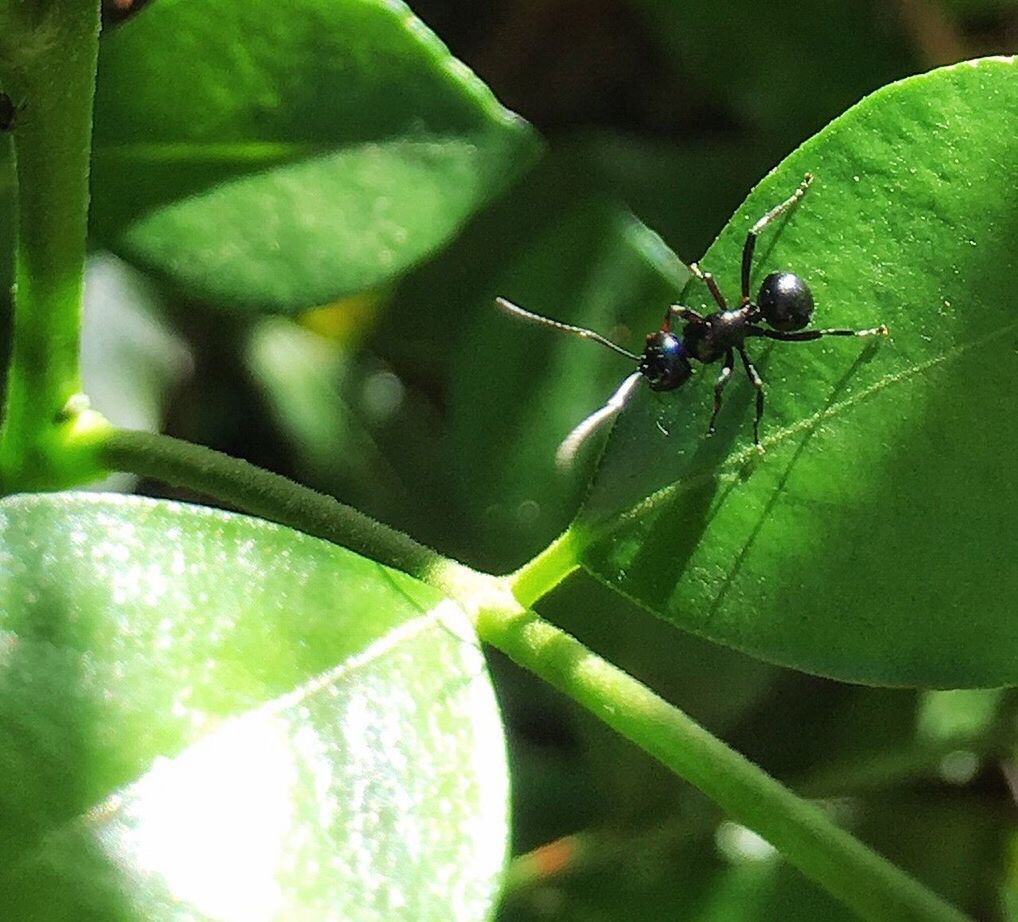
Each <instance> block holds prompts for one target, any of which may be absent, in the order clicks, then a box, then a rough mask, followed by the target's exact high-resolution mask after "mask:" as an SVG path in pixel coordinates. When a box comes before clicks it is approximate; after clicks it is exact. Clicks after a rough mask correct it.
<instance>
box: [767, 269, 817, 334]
mask: <svg viewBox="0 0 1018 922" xmlns="http://www.w3.org/2000/svg"><path fill="white" fill-rule="evenodd" d="M756 303H757V307H759V308H760V312H761V313H762V314H763V316H764V320H766V321H767V322H768V323H769V324H770V325H771V326H772V327H774V329H775V330H780V331H781V332H782V333H791V332H793V331H795V330H801V329H802V328H803V327H805V326H806V325H807V324H808V323H809V322H810V319H811V318H812V317H813V293H812V292H811V291H810V290H809V285H807V284H806V283H805V282H804V281H803V280H802V279H801V278H799V276H797V275H793V274H792V273H791V272H772V273H771V274H770V275H768V276H767V278H765V279H764V280H763V284H762V285H761V286H760V295H759V297H758V298H757V302H756Z"/></svg>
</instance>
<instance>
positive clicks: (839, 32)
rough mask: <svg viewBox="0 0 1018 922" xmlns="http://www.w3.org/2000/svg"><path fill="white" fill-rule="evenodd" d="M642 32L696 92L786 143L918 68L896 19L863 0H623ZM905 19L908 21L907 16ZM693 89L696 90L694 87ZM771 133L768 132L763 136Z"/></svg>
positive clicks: (757, 140) (756, 140) (760, 140)
mask: <svg viewBox="0 0 1018 922" xmlns="http://www.w3.org/2000/svg"><path fill="white" fill-rule="evenodd" d="M629 4H630V5H631V6H633V7H634V8H635V9H636V10H637V11H638V12H640V13H641V14H642V15H643V17H644V18H645V19H646V20H647V24H648V33H649V35H650V36H651V38H652V40H654V41H656V42H658V43H659V44H660V45H661V46H662V48H663V50H664V51H666V52H670V53H671V54H672V55H674V57H675V59H676V60H677V61H678V62H679V63H680V65H682V66H684V68H685V69H686V70H688V72H689V77H688V78H687V79H688V81H689V82H690V83H692V84H693V86H694V90H693V95H694V96H696V97H699V98H702V99H711V98H712V96H713V97H715V99H713V100H712V101H713V102H714V104H715V105H720V104H722V103H724V104H727V105H728V106H730V107H731V108H732V109H733V110H734V114H735V115H736V116H738V117H740V118H741V119H743V120H745V121H746V122H748V123H749V124H750V126H751V127H752V128H756V129H758V130H759V131H760V132H761V133H762V134H763V135H765V137H763V138H760V137H757V138H754V142H753V143H755V144H760V143H763V144H765V145H769V144H772V143H773V140H772V138H773V136H774V135H779V136H780V137H781V138H782V140H783V141H784V144H785V146H784V148H783V149H784V150H787V149H788V146H789V143H794V142H795V141H797V140H798V139H799V138H802V137H805V136H806V134H808V133H809V132H811V131H815V130H816V129H817V128H819V127H820V126H821V125H822V124H823V123H824V122H825V121H826V120H827V119H829V118H831V117H833V116H834V115H835V114H836V113H838V112H840V111H841V110H842V109H843V108H844V107H845V106H847V105H850V104H851V103H852V102H853V101H854V100H856V99H858V98H859V97H860V96H861V95H863V94H864V93H867V92H870V91H871V90H874V89H876V88H877V87H878V86H880V85H881V84H882V83H885V82H887V81H889V80H894V79H896V78H899V77H903V76H905V75H906V74H907V73H908V72H909V71H910V70H913V69H914V68H915V66H916V64H913V63H911V62H913V61H915V59H916V53H915V49H914V47H913V45H912V44H911V43H909V41H908V40H907V38H906V36H905V34H904V30H903V29H902V28H901V26H900V25H899V23H898V21H897V20H894V19H893V17H887V16H882V15H880V14H879V12H878V11H877V10H875V9H874V8H873V6H872V5H871V4H869V3H839V2H837V0H822V2H819V3H815V4H812V5H811V6H810V8H809V10H808V12H806V11H804V10H803V7H802V6H801V5H800V4H799V3H798V0H777V2H772V3H768V4H767V5H766V7H764V6H761V5H760V4H757V3H753V2H752V0H729V2H728V3H726V4H725V5H724V7H723V8H720V9H719V8H717V7H715V6H714V5H712V4H709V3H678V2H676V0H629ZM903 18H904V17H903ZM698 90H699V91H698ZM766 135H770V136H771V137H766Z"/></svg>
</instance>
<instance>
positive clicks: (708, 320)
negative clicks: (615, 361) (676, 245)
mask: <svg viewBox="0 0 1018 922" xmlns="http://www.w3.org/2000/svg"><path fill="white" fill-rule="evenodd" d="M812 181H813V177H812V175H811V174H809V173H807V174H806V176H805V178H804V179H803V181H802V183H800V185H799V188H798V189H796V190H795V192H794V193H793V194H792V195H791V196H789V197H788V198H787V199H785V201H783V202H782V203H781V204H780V205H777V206H776V207H774V208H772V209H771V210H770V211H768V212H767V214H765V215H764V216H763V217H762V218H761V219H760V220H759V221H757V222H756V224H754V225H753V226H752V227H751V228H750V229H749V233H748V234H747V235H746V243H745V246H743V248H742V300H741V301H740V303H739V306H738V307H737V308H735V309H734V310H732V309H729V307H728V303H727V302H726V301H725V298H724V295H722V294H721V290H720V289H719V288H718V285H717V282H715V281H714V276H712V275H711V274H710V273H709V272H703V271H701V269H700V267H699V266H698V265H697V264H696V263H693V264H691V265H690V267H689V268H690V270H691V271H692V273H693V275H695V276H696V278H698V279H699V280H700V281H702V282H703V283H704V284H705V285H706V286H707V288H708V289H709V291H710V293H711V296H712V297H713V298H714V300H715V302H717V305H718V307H719V308H720V310H717V311H715V312H714V313H713V314H708V315H707V316H703V315H701V314H698V313H697V312H696V311H694V310H690V309H689V308H688V307H683V306H681V305H677V304H673V305H672V306H670V307H669V308H668V310H667V311H666V312H665V316H664V320H663V321H662V323H661V329H660V330H658V331H657V332H656V333H651V334H650V335H649V336H648V337H647V341H646V344H645V345H644V348H643V354H642V355H636V354H634V353H632V352H630V351H629V350H628V349H623V348H622V347H621V346H619V345H617V344H615V343H613V342H612V341H611V340H609V339H606V338H605V337H603V336H601V335H600V334H599V333H595V332H594V331H593V330H586V329H584V328H583V327H574V326H571V325H570V324H567V323H559V322H558V321H557V320H551V319H549V318H547V317H542V316H541V315H539V314H533V313H531V312H530V311H528V310H524V309H523V308H522V307H518V306H517V305H515V304H513V303H511V302H510V301H507V300H505V298H497V299H496V304H497V305H498V306H499V307H500V308H501V309H502V310H504V311H506V312H507V313H510V314H512V315H513V316H516V317H520V318H521V319H523V320H528V321H531V322H532V323H539V324H541V325H542V326H548V327H551V328H552V329H556V330H562V331H563V332H565V333H571V334H573V335H574V336H579V337H580V338H582V339H592V340H594V342H598V343H600V344H601V345H602V346H607V347H608V348H609V349H612V350H614V351H615V352H618V353H620V354H621V355H624V356H625V357H626V358H628V359H631V360H632V361H634V362H636V363H637V371H635V372H634V373H633V374H631V375H630V376H629V377H628V378H626V379H625V381H623V382H622V384H621V385H620V387H619V388H618V390H616V391H615V393H614V394H612V396H611V397H610V398H609V400H608V402H607V403H606V404H605V405H604V406H603V407H601V409H599V410H596V411H595V412H594V413H592V414H591V415H590V416H588V417H587V418H586V419H585V420H583V422H581V423H580V424H579V425H578V426H577V427H576V428H575V429H574V430H573V431H572V432H571V433H569V435H568V436H566V438H565V441H563V442H562V444H561V445H560V446H559V450H558V454H557V455H556V457H557V460H558V462H559V464H560V465H564V466H565V465H568V464H570V463H571V462H572V460H573V458H574V457H575V456H576V453H577V451H579V449H580V448H581V446H582V445H583V443H584V442H585V441H586V440H587V438H588V437H589V436H590V435H591V433H593V432H594V431H595V430H596V429H598V427H600V426H601V425H603V424H604V423H605V422H607V421H608V420H610V419H612V418H613V417H614V416H617V415H618V414H619V413H620V412H621V411H622V409H623V408H624V407H625V405H626V403H627V401H628V400H629V398H630V397H631V396H632V394H633V392H634V391H635V389H636V385H637V384H638V383H639V381H640V379H641V378H646V379H647V382H648V384H649V385H650V388H651V390H655V391H671V390H675V389H676V388H677V387H681V386H682V385H683V384H685V383H686V381H688V380H689V378H690V376H691V375H692V373H693V367H692V365H691V364H690V360H691V359H695V360H696V361H698V362H702V363H703V364H705V365H708V364H710V363H711V362H716V361H718V360H719V359H723V360H724V364H723V365H722V367H721V373H720V374H719V375H718V378H717V381H716V382H715V384H714V411H713V412H712V413H711V417H710V424H709V426H708V430H707V431H708V434H712V433H713V432H714V423H715V421H716V420H717V416H718V411H720V409H721V395H722V392H723V391H724V389H725V385H726V384H728V381H729V379H730V378H731V376H732V370H733V369H734V367H735V354H736V353H738V354H739V358H740V359H741V361H742V366H743V368H744V369H745V371H746V375H747V377H748V378H749V381H750V383H751V384H752V385H753V387H754V389H755V390H756V417H755V418H754V420H753V441H754V442H755V444H756V446H757V448H761V445H760V419H761V417H762V416H763V409H764V385H763V381H762V379H761V378H760V375H759V373H758V372H757V370H756V368H755V367H754V365H753V362H752V361H751V360H750V358H749V356H748V355H747V354H746V349H745V341H746V339H747V337H754V336H755V337H763V338H766V339H776V340H780V341H781V342H793V343H797V342H807V341H809V340H813V339H820V337H822V336H886V335H887V327H886V326H884V325H883V324H881V325H880V326H878V327H874V328H873V329H870V330H845V329H832V330H806V329H804V328H805V327H806V326H807V325H808V324H809V322H810V319H811V318H812V316H813V294H812V292H810V290H809V286H808V285H807V284H806V282H805V281H803V279H801V278H799V276H797V275H793V274H792V273H791V272H772V273H771V274H770V275H768V276H767V277H766V278H765V279H764V280H763V284H762V285H761V286H760V292H759V294H758V295H757V298H756V301H755V302H754V301H752V300H751V299H750V294H749V282H750V271H751V269H752V265H753V250H754V248H755V246H756V238H757V237H758V236H759V235H760V232H761V231H762V230H763V229H764V228H765V227H767V225H768V224H770V223H771V222H773V221H774V220H776V219H777V218H779V217H780V216H781V215H782V214H784V213H785V212H786V211H788V209H789V208H791V207H792V206H793V205H795V204H796V203H797V202H798V201H799V200H800V199H801V198H802V197H803V196H804V195H805V194H806V190H807V189H808V188H809V184H810V183H811V182H812ZM676 317H677V318H678V319H679V320H681V321H682V324H683V326H682V332H681V334H680V335H677V334H675V333H673V332H672V328H671V325H672V320H673V318H676ZM761 323H766V324H767V326H761V325H760V324H761ZM761 450H762V448H761Z"/></svg>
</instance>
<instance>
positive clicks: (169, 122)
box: [93, 0, 535, 311]
mask: <svg viewBox="0 0 1018 922" xmlns="http://www.w3.org/2000/svg"><path fill="white" fill-rule="evenodd" d="M183 60H186V61H187V66H186V67H181V66H180V62H181V61H183ZM534 147H535V141H534V137H533V135H532V134H531V132H530V131H529V128H528V127H527V126H526V125H525V123H523V122H522V121H521V120H520V119H518V118H516V117H515V116H514V115H512V113H510V112H508V111H507V110H505V109H503V108H502V107H501V106H500V105H499V104H498V102H497V101H496V100H495V98H494V97H493V96H492V95H491V93H490V92H489V91H488V89H487V88H486V87H485V86H484V85H483V84H482V83H481V82H480V81H479V80H478V79H477V78H476V77H475V76H474V75H473V74H471V73H470V72H469V71H468V70H467V69H466V68H465V67H464V66H463V65H462V64H460V63H459V62H458V61H457V60H455V59H454V58H453V57H451V56H450V55H449V53H448V51H447V50H446V48H445V47H444V46H443V45H442V44H441V42H439V40H438V39H437V38H436V37H435V36H434V35H433V34H432V33H431V32H429V31H428V30H427V28H426V27H425V26H424V25H423V24H422V23H421V22H420V21H419V20H417V19H416V18H415V17H414V16H413V15H412V14H411V12H410V11H409V9H408V8H407V7H406V6H404V5H403V4H401V3H398V2H382V0H298V2H296V3H286V4H279V3H274V2H271V0H211V2H207V0H176V2H171V3H159V4H154V5H152V6H151V7H150V8H149V9H146V10H144V11H143V12H142V13H140V14H139V15H138V16H136V17H134V18H133V19H131V20H130V21H129V22H128V23H126V24H124V25H122V26H120V27H119V28H117V29H115V30H113V31H112V32H111V33H110V35H109V36H108V37H107V38H106V39H105V40H104V42H103V47H102V53H101V56H100V63H99V89H98V95H97V99H96V138H95V158H94V161H95V162H94V182H93V190H94V191H93V208H94V215H93V231H94V233H96V234H97V235H98V236H99V237H100V238H101V239H102V240H103V241H104V242H105V243H107V244H108V245H109V246H110V247H111V248H113V249H115V250H116V251H117V252H118V253H119V254H121V255H123V256H125V257H126V258H128V259H131V260H133V261H135V262H136V263H138V264H140V265H142V266H143V267H145V268H147V269H150V270H152V271H154V272H157V273H159V274H161V275H163V276H166V277H168V278H169V279H170V280H172V281H173V282H174V283H176V284H177V285H179V286H181V287H182V288H183V289H185V290H186V291H188V292H189V293H192V294H195V295H199V296H201V297H203V298H206V299H212V300H215V301H219V302H224V303H228V304H232V305H236V306H247V307H250V308H258V309H267V310H279V311H293V310H298V309H300V308H303V307H309V306H312V305H316V304H322V303H325V302H327V301H330V300H332V299H334V298H337V297H339V296H341V295H344V294H348V293H352V292H358V291H363V290H364V289H367V288H371V287H373V286H377V285H379V284H381V283H383V282H385V281H386V280H388V279H391V278H392V277H394V276H396V275H398V274H399V273H401V272H403V271H405V270H406V269H407V268H408V267H409V266H410V265H412V264H413V263H415V262H417V261H418V260H420V259H422V258H423V257H425V256H426V255H427V254H429V253H430V252H432V251H433V250H434V249H435V248H436V247H438V246H440V245H441V244H442V243H444V242H445V241H446V240H447V239H448V238H449V236H450V235H451V234H452V233H453V232H454V231H455V230H456V229H457V228H458V227H459V225H460V224H461V223H462V222H463V221H464V220H465V219H466V218H467V217H468V216H469V215H470V213H471V212H472V211H473V210H474V209H476V208H477V207H478V206H479V205H480V204H482V203H483V202H485V201H486V200H487V199H488V198H490V197H491V196H492V195H493V194H495V193H496V192H498V191H499V190H500V189H502V188H503V187H504V186H505V185H506V183H507V182H508V180H509V179H510V178H511V177H512V176H514V175H515V174H516V173H517V171H518V170H519V169H521V168H522V167H523V166H524V165H525V164H526V163H527V161H528V158H529V155H530V154H531V153H532V152H533V150H534Z"/></svg>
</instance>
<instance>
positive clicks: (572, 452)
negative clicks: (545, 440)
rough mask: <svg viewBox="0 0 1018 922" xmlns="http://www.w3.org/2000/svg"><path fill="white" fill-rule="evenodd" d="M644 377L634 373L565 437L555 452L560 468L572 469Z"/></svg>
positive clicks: (639, 373) (640, 373) (617, 413)
mask: <svg viewBox="0 0 1018 922" xmlns="http://www.w3.org/2000/svg"><path fill="white" fill-rule="evenodd" d="M642 377H643V373H642V372H639V371H634V372H633V373H632V374H631V375H630V376H629V377H628V378H626V380H625V381H623V382H622V383H621V384H620V385H619V387H618V390H616V391H615V393H614V394H612V395H611V397H609V398H608V402H607V403H606V404H605V405H604V406H603V407H601V408H600V409H599V410H595V411H594V412H593V413H591V414H590V416H588V417H587V418H586V419H585V420H583V422H581V423H580V424H579V425H578V426H577V427H576V428H575V429H573V431H572V432H570V433H569V435H567V436H566V437H565V439H563V440H562V444H561V445H559V447H558V451H556V452H555V463H556V464H557V465H558V466H559V467H560V468H569V467H571V466H572V464H573V461H574V460H575V459H576V455H577V454H578V453H579V451H580V449H581V448H582V447H583V445H584V443H585V442H586V441H587V439H588V438H590V436H591V435H593V434H594V432H596V431H597V430H598V429H599V428H600V427H601V426H603V425H604V424H605V423H606V422H608V420H610V419H614V418H615V417H616V416H618V415H619V413H621V412H622V410H623V408H624V407H625V405H626V403H627V402H628V401H629V398H630V397H631V396H632V395H633V392H634V391H635V390H636V385H637V384H639V383H640V379H641V378H642Z"/></svg>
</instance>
